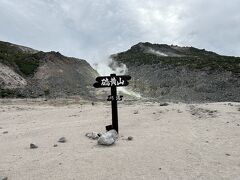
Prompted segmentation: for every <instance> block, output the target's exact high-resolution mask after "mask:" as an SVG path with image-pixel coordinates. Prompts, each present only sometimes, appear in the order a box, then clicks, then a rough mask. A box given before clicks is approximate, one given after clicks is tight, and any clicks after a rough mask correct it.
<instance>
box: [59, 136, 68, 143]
mask: <svg viewBox="0 0 240 180" xmlns="http://www.w3.org/2000/svg"><path fill="white" fill-rule="evenodd" d="M66 141H67V140H66V138H65V137H61V138H60V139H59V140H58V142H60V143H65V142H66Z"/></svg>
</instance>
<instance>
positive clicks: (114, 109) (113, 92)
mask: <svg viewBox="0 0 240 180" xmlns="http://www.w3.org/2000/svg"><path fill="white" fill-rule="evenodd" d="M110 76H111V78H113V77H116V74H111V75H110ZM111 96H112V98H113V99H112V101H111V104H112V128H113V129H115V130H116V131H117V132H118V110H117V86H111Z"/></svg>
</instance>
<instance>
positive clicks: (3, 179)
mask: <svg viewBox="0 0 240 180" xmlns="http://www.w3.org/2000/svg"><path fill="white" fill-rule="evenodd" d="M0 180H8V177H7V176H0Z"/></svg>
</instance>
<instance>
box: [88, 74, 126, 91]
mask: <svg viewBox="0 0 240 180" xmlns="http://www.w3.org/2000/svg"><path fill="white" fill-rule="evenodd" d="M130 79H131V76H127V75H124V76H116V74H111V75H110V76H99V77H97V78H96V81H97V82H96V83H94V84H93V86H94V87H95V88H102V87H112V86H117V87H118V86H127V85H128V80H130Z"/></svg>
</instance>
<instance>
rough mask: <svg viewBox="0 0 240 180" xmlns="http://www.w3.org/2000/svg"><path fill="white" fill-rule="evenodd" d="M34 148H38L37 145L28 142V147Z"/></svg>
mask: <svg viewBox="0 0 240 180" xmlns="http://www.w3.org/2000/svg"><path fill="white" fill-rule="evenodd" d="M36 148H38V146H37V145H35V144H33V143H31V144H30V149H36Z"/></svg>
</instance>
